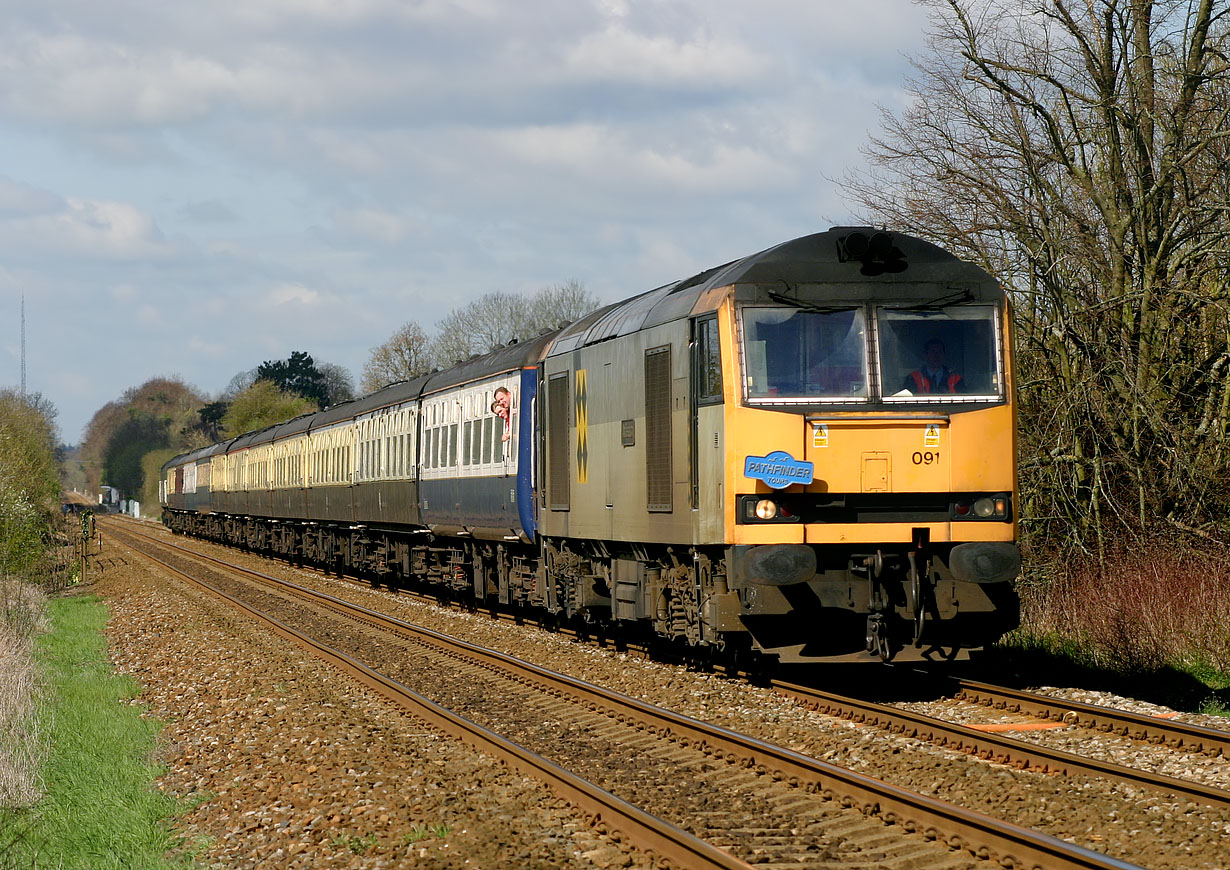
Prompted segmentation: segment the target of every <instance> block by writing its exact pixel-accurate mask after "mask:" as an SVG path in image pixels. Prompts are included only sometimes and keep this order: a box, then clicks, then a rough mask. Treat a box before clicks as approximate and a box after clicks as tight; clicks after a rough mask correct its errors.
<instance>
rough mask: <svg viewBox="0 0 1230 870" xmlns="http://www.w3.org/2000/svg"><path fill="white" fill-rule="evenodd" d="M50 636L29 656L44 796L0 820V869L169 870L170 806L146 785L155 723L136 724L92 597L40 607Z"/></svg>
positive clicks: (154, 771)
mask: <svg viewBox="0 0 1230 870" xmlns="http://www.w3.org/2000/svg"><path fill="white" fill-rule="evenodd" d="M48 618H49V621H50V623H51V630H50V632H48V633H47V634H45V635H43V636H42V637H41V638H39V641H38V644H37V656H38V660H39V665H40V667H41V669H42V672H43V674H44V679H45V681H46V684H47V688H46V698H47V703H48V706H47V709H46V710H45V712H44V714H43V719H44V721H43V723H42V727H43V729H44V730H45V733H46V734H47V735H48V743H49V745H50V752H49V754H48V757H47V760H46V762H45V765H44V768H43V770H42V771H41V774H42V779H43V783H44V786H45V788H46V796H45V797H44V798H43V799H42V800H40V801H39V802H38V803H36V804H35V805H34V806H33V807H32V808H30V809H28V810H18V811H8V812H6V813H5V814H4V816H3V817H0V866H3V867H11V868H19V867H35V866H37V867H61V868H82V870H85V868H89V870H110V868H121V867H123V868H168V867H175V866H182V865H176V864H174V863H172V862H170V861H168V860H167V859H165V858H164V855H165V854H166V852H167V850H168V849H169V848H170V847H171V846H173V845H174V842H175V841H174V836H173V834H172V833H171V831H170V829H169V827H168V826H167V825H166V824H165V822H164V821H163V820H164V819H166V818H168V817H170V816H172V815H173V814H174V813H175V812H176V810H177V804H176V802H175V801H174V800H173V799H172V798H171V797H169V796H167V795H164V794H161V793H160V792H158V791H157V790H155V789H154V787H153V781H154V778H155V777H156V776H157V775H158V773H159V768H158V766H157V764H156V763H155V762H154V761H153V753H154V749H155V742H156V739H157V735H158V732H159V730H160V728H161V723H159V722H156V721H153V720H150V719H143V718H141V715H140V707H138V706H136V705H133V704H131V703H129V702H130V701H131V700H132V699H133V698H135V697H136V694H137V687H136V684H135V682H134V681H133V680H132V679H131V678H128V677H124V676H118V675H116V674H114V673H113V672H112V670H111V667H110V664H109V663H108V661H107V659H106V656H105V654H104V650H105V643H106V641H105V639H104V637H103V635H102V629H103V626H104V625H105V624H106V620H107V610H106V606H105V605H104V604H103V603H102V602H101V601H99V600H98V599H97V598H94V597H87V596H73V597H65V598H57V599H53V600H51V601H50V602H48Z"/></svg>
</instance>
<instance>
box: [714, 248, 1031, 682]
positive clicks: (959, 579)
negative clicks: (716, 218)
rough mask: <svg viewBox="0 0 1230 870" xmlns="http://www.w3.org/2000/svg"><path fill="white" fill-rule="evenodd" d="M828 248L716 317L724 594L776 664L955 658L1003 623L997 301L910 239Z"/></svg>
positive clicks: (1005, 400) (1009, 602) (952, 263)
mask: <svg viewBox="0 0 1230 870" xmlns="http://www.w3.org/2000/svg"><path fill="white" fill-rule="evenodd" d="M823 237H824V239H825V242H827V243H829V244H831V245H832V247H828V245H827V244H826V245H823V246H820V247H817V248H813V250H823V249H824V248H827V249H828V251H831V254H830V255H828V256H824V257H821V258H818V259H816V260H813V259H812V258H811V257H802V258H800V257H799V256H798V252H793V254H792V255H791V256H783V257H781V258H780V259H779V260H778V261H777V262H776V263H773V262H772V258H768V260H767V261H765V262H763V263H762V266H761V268H760V269H759V270H757V271H756V273H755V274H752V273H749V274H747V275H745V276H743V281H741V282H739V283H736V284H734V285H733V286H732V287H731V288H730V289H729V292H728V293H727V295H726V297H725V299H723V300H722V302H721V303H720V305H719V307H718V309H717V312H716V317H715V318H714V327H715V329H716V332H717V338H718V341H715V342H713V343H712V344H713V345H714V350H713V353H714V355H715V357H716V355H717V354H719V353H720V357H721V359H720V362H721V369H722V371H723V372H725V373H727V377H726V378H725V379H724V384H723V385H722V389H723V393H724V395H723V397H722V402H721V405H720V407H721V413H722V420H721V428H722V430H723V431H724V440H725V450H724V451H723V453H724V460H723V462H724V468H723V470H722V471H723V473H722V477H723V489H725V492H726V493H727V495H726V496H724V497H723V498H722V504H723V508H724V511H725V517H724V526H725V538H726V540H727V541H728V542H730V543H731V546H730V547H729V548H728V551H727V554H726V560H725V561H726V567H727V571H728V578H727V580H728V583H729V587H730V591H731V592H733V593H735V594H736V595H737V596H738V599H739V603H740V607H739V610H740V621H741V623H742V625H743V626H745V627H746V629H747V630H748V631H750V632H751V634H752V637H753V638H754V640H755V646H756V647H757V648H759V649H761V650H763V651H765V652H770V653H774V654H776V655H777V656H778V657H779V658H780V659H781V660H782V661H806V660H815V659H817V658H821V659H829V660H832V659H840V658H850V659H866V658H868V657H869V656H872V657H879V658H882V659H885V660H887V659H895V660H909V659H930V660H942V659H951V658H955V657H959V656H961V655H963V654H964V653H965V652H966V651H968V650H969V649H971V648H975V647H979V646H982V645H985V644H986V643H990V642H992V641H994V640H995V639H996V638H998V637H999V636H1000V635H1001V634H1003V632H1004V631H1006V630H1008V629H1010V628H1012V627H1014V626H1015V625H1016V623H1017V619H1018V604H1017V598H1016V594H1015V591H1014V589H1013V585H1012V581H1013V580H1014V579H1015V578H1016V576H1017V574H1018V572H1019V569H1020V555H1019V551H1018V549H1017V546H1016V543H1015V542H1016V527H1017V510H1018V502H1017V497H1016V443H1015V432H1016V427H1015V408H1014V404H1013V400H1012V391H1013V381H1012V354H1011V345H1010V341H1009V336H1010V328H1009V322H1010V321H1009V313H1008V308H1007V300H1006V299H1005V297H1004V294H1003V292H1002V290H1001V289H1000V288H999V287H998V285H997V284H996V282H995V281H994V280H993V279H992V278H991V277H990V276H989V275H987V274H986V273H985V272H983V271H982V270H980V269H978V268H976V267H974V266H972V265H970V264H967V263H963V262H961V261H959V260H957V259H956V258H954V257H952V256H951V255H949V254H947V253H945V252H943V251H941V250H940V249H938V248H935V247H933V246H931V245H928V244H926V243H925V242H921V241H919V240H917V239H911V238H909V237H905V236H893V235H889V234H886V233H877V232H875V231H873V230H867V229H847V230H841V229H838V230H834V231H831V232H830V233H826V234H823ZM816 238H817V237H813V245H814V240H815V239H816ZM826 253H827V252H826ZM809 261H810V262H809ZM821 261H823V262H821ZM809 266H810V268H809ZM770 276H775V277H774V279H773V280H768V279H769V278H770ZM749 279H753V280H749ZM699 352H700V353H701V354H702V355H703V353H704V352H705V350H704V347H703V346H702V347H701V348H700V350H699ZM716 363H717V360H716V358H715V360H714V364H716ZM702 365H703V363H702ZM714 410H717V409H716V408H715V409H714ZM701 419H702V420H703V415H702V417H701ZM715 422H716V421H715ZM702 425H703V423H702Z"/></svg>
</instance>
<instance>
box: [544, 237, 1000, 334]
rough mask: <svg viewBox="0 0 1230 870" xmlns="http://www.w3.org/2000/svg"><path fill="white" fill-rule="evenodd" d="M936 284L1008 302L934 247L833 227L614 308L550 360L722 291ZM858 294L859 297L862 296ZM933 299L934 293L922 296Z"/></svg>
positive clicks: (885, 295)
mask: <svg viewBox="0 0 1230 870" xmlns="http://www.w3.org/2000/svg"><path fill="white" fill-rule="evenodd" d="M858 235H861V236H862V241H863V242H865V243H871V244H872V251H871V254H866V253H864V256H863V258H861V259H860V258H859V257H858V256H853V255H852V253H851V251H852V249H853V243H852V242H851V239H852V237H854V236H858ZM877 236H878V237H880V238H876V237H877ZM883 237H887V240H888V241H887V242H886V241H884V238H883ZM872 239H875V242H874V243H872ZM876 245H879V246H880V247H875V246H876ZM880 255H883V256H880ZM876 256H880V259H878V260H877V259H876ZM936 282H962V286H961V289H966V287H968V288H969V289H970V291H971V293H972V294H973V297H974V298H977V299H995V298H999V297H1001V296H1002V291H1000V290H999V287H998V285H997V284H996V282H995V280H994V279H993V278H992V277H991V276H990V275H989V274H987V273H986V272H985V271H983V270H982V269H980V268H978V267H977V266H975V265H973V264H972V263H966V262H964V261H962V260H959V259H957V257H955V256H953V255H952V254H950V253H948V252H947V251H945V250H944V249H943V248H940V247H937V246H936V245H933V244H931V243H930V242H926V241H924V240H922V239H918V238H915V237H913V236H907V235H905V234H903V233H884V232H883V231H881V230H877V229H876V228H874V227H833V228H832V229H830V230H828V231H827V232H823V233H813V234H812V235H810V236H802V237H801V238H797V239H794V240H792V241H789V242H783V243H782V244H780V245H774V246H773V247H771V248H767V249H766V250H763V251H760V252H759V253H756V254H752V255H751V256H748V257H744V258H742V259H740V260H734V261H732V262H730V263H726V264H724V265H721V266H715V267H713V268H711V269H707V270H705V271H704V272H701V273H699V274H697V275H693V276H692V277H691V278H685V279H684V280H682V281H676V282H674V283H671V284H665V285H663V286H661V287H658V288H656V289H654V290H650V291H649V292H647V293H642V294H640V295H639V296H634V297H632V298H631V299H627V300H625V301H623V302H618V303H616V304H614V305H611V306H608V307H607V308H604V309H602V310H601V311H597V312H595V313H594V314H592V315H590V316H589V317H587V318H585V319H583V320H579V321H577V322H576V323H573V324H572V325H570V326H568V327H566V328H565V329H564V330H563V331H561V332H560V334H559V335H558V336H557V337H556V339H555V341H554V343H553V344H552V345H551V349H550V351H549V352H548V354H547V355H548V356H555V355H557V354H561V353H567V352H569V351H572V350H575V349H576V348H578V347H584V346H585V345H590V344H596V343H598V342H600V341H605V340H607V339H609V338H614V337H616V336H620V335H626V334H628V333H631V332H636V331H638V330H641V329H648V328H650V327H653V326H657V325H659V324H662V323H669V322H670V321H672V320H678V319H679V318H681V317H686V316H687V315H688V314H691V313H693V311H694V309H695V306H696V303H697V301H698V300H699V299H700V298H701V297H702V296H703V295H704V294H705V293H707V292H708V291H710V290H713V289H716V288H718V287H728V286H731V285H736V284H737V285H741V286H748V287H749V290H750V292H747V293H740V294H739V298H740V299H752V298H759V297H760V296H763V295H764V294H763V293H759V292H757V291H755V290H751V288H752V287H770V288H772V289H774V290H776V291H777V292H781V291H782V290H793V289H796V288H797V287H799V286H800V285H804V284H806V285H813V286H814V285H818V284H823V285H846V287H845V288H843V291H842V293H843V296H846V295H850V296H853V297H854V298H868V299H871V298H882V299H885V300H891V299H894V298H907V299H912V298H916V297H917V296H918V294H919V290H918V289H917V288H918V287H919V285H924V284H934V283H936ZM854 287H857V288H859V289H858V290H857V291H855V290H854V289H852V288H854ZM933 291H934V287H931V288H928V289H927V290H924V291H922V292H923V294H924V295H925V293H928V292H933Z"/></svg>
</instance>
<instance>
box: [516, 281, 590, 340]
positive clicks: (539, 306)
mask: <svg viewBox="0 0 1230 870" xmlns="http://www.w3.org/2000/svg"><path fill="white" fill-rule="evenodd" d="M599 305H601V302H600V301H599V299H598V297H597V296H595V295H594V294H593V293H590V292H589V291H588V290H586V289H585V285H583V284H582V283H581V282H580V281H578V280H576V279H575V278H573V279H570V280H568V281H565V282H564V283H563V284H556V285H555V286H553V287H544V288H543V289H542V290H539V291H538V292H537V293H535V294H534V296H533V298H532V299H530V305H529V322H528V323H527V325H526V326H527V330H526V331H527V333H529V334H527V335H525V336H523V337H524V338H531V337H533V336H534V335H537V334H538V333H540V332H542V331H544V330H550V329H555V328H556V327H558V326H562V325H564V324H566V323H572V322H573V321H574V320H580V319H581V318H582V317H584V316H585V315H587V314H589V313H590V312H591V311H594V310H596V309H597V308H598V307H599Z"/></svg>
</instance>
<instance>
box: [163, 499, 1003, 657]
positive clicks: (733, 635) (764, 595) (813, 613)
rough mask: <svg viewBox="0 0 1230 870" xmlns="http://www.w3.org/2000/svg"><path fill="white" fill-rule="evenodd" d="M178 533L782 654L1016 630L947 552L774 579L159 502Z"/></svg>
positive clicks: (883, 554)
mask: <svg viewBox="0 0 1230 870" xmlns="http://www.w3.org/2000/svg"><path fill="white" fill-rule="evenodd" d="M165 517H166V524H167V525H168V527H169V528H170V529H171V530H172V531H174V532H176V533H180V534H187V535H191V536H194V537H202V538H206V539H210V540H214V541H217V542H219V543H222V544H227V545H229V546H234V547H238V548H241V549H244V550H249V551H252V552H255V553H260V554H263V555H268V556H273V557H277V558H281V559H284V560H286V561H288V562H291V563H293V564H295V565H299V566H302V565H305V564H306V565H313V566H316V567H318V568H320V569H322V570H323V571H325V573H326V574H329V573H336V574H338V575H341V574H342V573H349V574H353V575H357V576H363V577H367V578H369V579H370V580H371V581H372V582H373V583H375V584H377V585H384V586H389V587H414V586H418V587H422V588H426V589H430V590H433V591H435V592H437V593H440V592H442V593H444V594H445V595H446V596H448V597H450V598H454V599H458V600H466V601H473V602H476V603H480V604H484V605H491V606H500V607H504V608H507V609H509V610H510V611H514V612H515V611H518V610H531V609H532V610H535V611H539V612H543V613H546V614H549V615H551V616H553V617H555V618H556V619H558V620H559V621H560V622H566V623H571V624H574V625H576V626H577V627H579V628H581V629H582V630H583V631H605V630H607V629H610V628H614V627H619V628H620V629H621V630H622V631H624V632H626V633H627V634H628V635H629V636H630V638H636V637H641V638H658V639H664V640H667V641H671V642H674V643H677V644H679V645H681V646H683V647H685V648H690V649H694V650H706V651H712V652H715V653H720V652H723V651H729V652H735V653H742V652H746V651H755V652H757V653H761V654H764V655H771V656H774V657H776V658H777V659H778V660H779V661H781V662H785V663H788V662H808V661H813V662H814V661H819V660H824V661H843V660H844V661H868V660H875V659H884V660H888V659H892V660H896V661H910V660H929V661H942V660H952V659H956V658H964V657H966V656H968V653H969V651H970V650H971V649H976V648H977V647H979V646H981V645H983V644H984V643H990V642H993V641H994V640H995V639H996V638H998V637H999V636H1000V635H1002V634H1003V633H1004V632H1005V631H1007V630H1009V629H1011V628H1013V627H1014V626H1015V622H1014V618H1015V614H1016V613H1017V610H1018V608H1017V601H1016V593H1015V591H1014V589H1013V587H1012V585H1011V584H1010V583H995V584H978V583H969V582H963V581H961V580H958V579H956V578H955V577H953V575H952V573H951V571H950V570H949V568H948V565H947V553H946V551H945V550H946V548H945V547H944V546H942V545H941V546H938V547H933V548H931V549H929V550H924V549H922V548H902V547H900V546H898V547H897V548H884V549H878V550H874V551H869V550H867V549H866V548H860V549H857V550H856V549H851V548H833V547H817V548H816V553H817V568H816V573H815V575H814V576H813V577H811V579H809V580H806V581H804V582H798V583H791V584H790V585H781V586H779V585H772V584H768V583H759V582H752V581H749V580H747V579H746V578H741V577H740V576H739V572H733V574H732V572H731V571H729V570H728V566H729V565H731V564H733V560H734V556H735V554H734V548H724V547H670V546H661V545H649V544H637V545H628V544H626V543H624V544H620V545H615V544H612V543H609V542H596V541H578V540H572V539H545V540H544V541H543V542H542V544H541V547H535V546H532V545H528V544H525V543H523V542H521V541H519V540H512V541H494V540H479V539H475V538H470V537H452V536H450V537H444V536H437V535H434V534H432V533H431V532H430V530H428V529H425V528H409V529H407V528H405V527H401V528H381V527H378V526H367V525H348V524H337V523H324V522H321V523H316V522H303V521H295V520H277V519H270V518H263V517H251V516H235V515H229V514H217V513H210V514H198V513H195V512H192V511H183V510H167V511H166V513H165Z"/></svg>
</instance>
